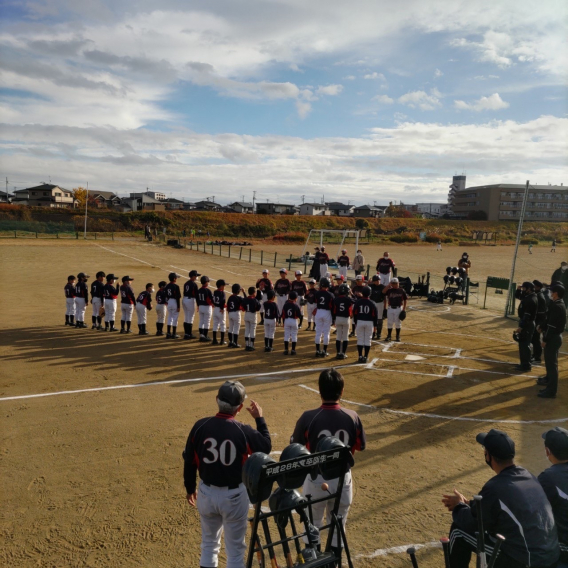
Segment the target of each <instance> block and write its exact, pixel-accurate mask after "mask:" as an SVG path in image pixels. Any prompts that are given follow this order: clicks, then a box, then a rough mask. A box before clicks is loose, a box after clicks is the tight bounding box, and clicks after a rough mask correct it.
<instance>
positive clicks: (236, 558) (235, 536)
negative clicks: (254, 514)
mask: <svg viewBox="0 0 568 568" xmlns="http://www.w3.org/2000/svg"><path fill="white" fill-rule="evenodd" d="M197 510H198V511H199V518H200V521H201V559H200V562H199V564H200V566H217V565H218V556H219V551H220V550H221V535H222V534H223V531H224V532H225V551H226V553H227V568H244V566H245V559H244V556H245V553H246V549H247V546H246V542H245V534H246V531H247V518H248V512H249V499H248V495H247V492H246V489H245V486H244V485H243V484H242V483H241V484H240V485H239V486H238V487H237V488H236V489H227V488H226V487H215V486H214V485H205V483H203V481H200V482H199V494H198V496H197Z"/></svg>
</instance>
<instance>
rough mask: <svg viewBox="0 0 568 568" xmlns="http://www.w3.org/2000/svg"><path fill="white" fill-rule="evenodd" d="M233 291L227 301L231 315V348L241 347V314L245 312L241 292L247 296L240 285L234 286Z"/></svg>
mask: <svg viewBox="0 0 568 568" xmlns="http://www.w3.org/2000/svg"><path fill="white" fill-rule="evenodd" d="M231 291H232V292H233V293H232V294H231V295H230V296H229V299H228V300H227V312H228V313H229V347H231V348H233V347H240V345H239V331H240V329H241V312H242V311H243V310H244V307H243V299H244V298H241V297H240V296H239V292H242V293H243V296H244V297H245V298H246V296H245V291H244V290H243V289H242V288H241V285H240V284H233V286H232V288H231Z"/></svg>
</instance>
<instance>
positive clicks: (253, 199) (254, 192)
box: [252, 191, 256, 214]
mask: <svg viewBox="0 0 568 568" xmlns="http://www.w3.org/2000/svg"><path fill="white" fill-rule="evenodd" d="M255 201H256V191H253V192H252V212H253V214H254V212H255V210H254V202H255Z"/></svg>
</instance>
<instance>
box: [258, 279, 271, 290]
mask: <svg viewBox="0 0 568 568" xmlns="http://www.w3.org/2000/svg"><path fill="white" fill-rule="evenodd" d="M256 287H257V288H258V289H259V290H262V291H263V292H268V290H272V282H271V280H270V279H269V278H261V279H260V280H257V281H256Z"/></svg>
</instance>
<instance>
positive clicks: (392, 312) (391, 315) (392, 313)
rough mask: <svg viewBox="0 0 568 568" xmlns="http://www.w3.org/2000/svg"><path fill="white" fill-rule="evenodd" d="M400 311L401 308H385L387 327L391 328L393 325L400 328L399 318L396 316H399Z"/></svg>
mask: <svg viewBox="0 0 568 568" xmlns="http://www.w3.org/2000/svg"><path fill="white" fill-rule="evenodd" d="M401 311H402V308H391V307H390V306H389V308H388V310H387V322H388V328H389V329H392V328H393V327H396V329H400V319H399V317H398V316H400V312H401Z"/></svg>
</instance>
